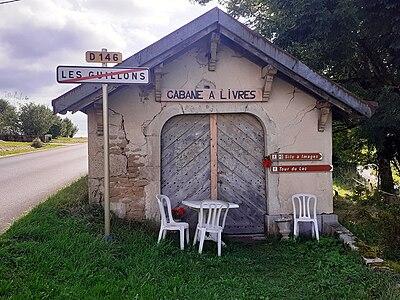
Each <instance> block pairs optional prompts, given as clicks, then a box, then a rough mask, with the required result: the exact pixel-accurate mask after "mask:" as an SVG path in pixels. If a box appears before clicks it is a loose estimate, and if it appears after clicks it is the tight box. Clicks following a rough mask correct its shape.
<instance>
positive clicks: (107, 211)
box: [101, 48, 111, 239]
mask: <svg viewBox="0 0 400 300" xmlns="http://www.w3.org/2000/svg"><path fill="white" fill-rule="evenodd" d="M101 52H103V53H104V54H105V53H107V49H105V48H103V49H101ZM102 67H107V63H106V62H103V63H102ZM101 87H102V90H103V148H104V149H103V150H104V237H105V238H106V239H109V238H110V233H111V222H110V156H109V139H108V133H109V130H108V92H107V87H108V85H107V83H103V84H102V85H101Z"/></svg>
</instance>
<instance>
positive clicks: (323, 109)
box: [316, 101, 332, 132]
mask: <svg viewBox="0 0 400 300" xmlns="http://www.w3.org/2000/svg"><path fill="white" fill-rule="evenodd" d="M316 107H317V108H318V131H319V132H324V131H325V126H326V123H327V122H328V119H329V114H330V112H331V107H332V104H331V103H329V102H327V101H318V102H317V105H316Z"/></svg>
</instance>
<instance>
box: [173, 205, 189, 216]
mask: <svg viewBox="0 0 400 300" xmlns="http://www.w3.org/2000/svg"><path fill="white" fill-rule="evenodd" d="M171 212H172V216H173V217H174V218H176V219H180V218H182V217H183V216H184V215H185V212H186V210H185V208H184V207H179V206H177V207H174V208H173V209H171Z"/></svg>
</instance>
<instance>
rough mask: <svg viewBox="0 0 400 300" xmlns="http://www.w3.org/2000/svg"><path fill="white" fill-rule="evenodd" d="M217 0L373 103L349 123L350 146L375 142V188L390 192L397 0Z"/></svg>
mask: <svg viewBox="0 0 400 300" xmlns="http://www.w3.org/2000/svg"><path fill="white" fill-rule="evenodd" d="M197 2H199V3H202V4H204V3H207V2H209V1H208V0H197ZM220 2H221V3H223V4H224V5H225V6H226V7H227V10H228V13H229V14H231V15H233V16H234V17H237V18H238V17H243V18H245V19H246V20H247V21H248V25H249V26H250V27H251V28H253V29H255V30H256V31H258V32H259V33H260V34H262V35H263V36H265V37H267V38H269V39H270V40H271V41H273V43H275V44H276V45H278V46H279V47H281V48H283V49H284V50H286V51H288V52H290V53H291V54H293V55H294V56H296V57H297V58H299V59H300V60H302V61H303V62H304V63H306V64H307V65H308V66H310V67H311V68H313V69H315V70H316V71H318V72H319V73H322V74H324V75H325V76H327V77H329V78H330V79H332V80H334V81H336V82H337V83H339V84H341V85H343V86H345V87H346V88H347V89H349V90H350V91H352V92H353V93H355V94H357V95H358V96H359V97H361V98H362V99H365V100H372V101H376V102H378V103H379V106H378V108H377V110H376V112H375V114H374V115H373V117H372V118H370V119H366V120H363V121H362V122H361V123H360V124H359V125H358V126H357V127H355V128H353V129H351V130H352V131H353V133H352V135H353V137H352V138H353V142H354V141H355V142H354V143H349V144H348V146H349V147H353V146H354V149H352V150H353V151H357V152H356V153H358V154H360V153H361V152H360V147H359V143H358V142H357V140H360V141H364V142H365V143H366V145H369V144H371V145H373V146H374V147H375V149H376V152H375V153H376V156H375V161H376V163H377V165H378V169H379V177H380V182H381V189H382V190H385V191H387V192H393V177H392V173H391V163H392V164H394V165H395V166H397V167H398V168H399V167H400V164H399V162H400V75H399V66H400V1H398V0H385V1H382V0H222V1H220ZM344 133H345V131H343V130H342V131H340V133H339V134H344ZM361 148H362V147H361ZM364 148H365V147H364Z"/></svg>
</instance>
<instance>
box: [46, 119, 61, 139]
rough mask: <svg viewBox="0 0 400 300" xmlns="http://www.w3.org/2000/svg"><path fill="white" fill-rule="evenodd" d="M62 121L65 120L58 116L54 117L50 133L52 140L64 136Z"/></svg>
mask: <svg viewBox="0 0 400 300" xmlns="http://www.w3.org/2000/svg"><path fill="white" fill-rule="evenodd" d="M62 121H63V120H62V119H61V117H60V116H58V115H54V116H53V121H52V124H51V127H50V129H49V132H48V133H49V134H51V135H52V138H57V137H59V136H61V135H62V124H63V122H62Z"/></svg>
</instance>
